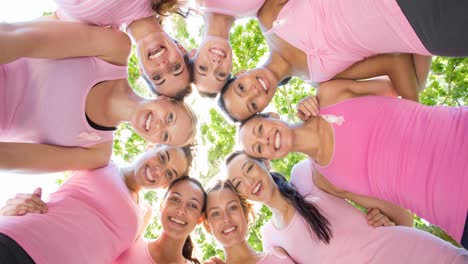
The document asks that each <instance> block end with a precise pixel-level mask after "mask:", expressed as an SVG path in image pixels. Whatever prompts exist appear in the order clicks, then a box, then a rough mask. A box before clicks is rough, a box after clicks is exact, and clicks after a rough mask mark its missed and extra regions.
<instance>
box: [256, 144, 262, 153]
mask: <svg viewBox="0 0 468 264" xmlns="http://www.w3.org/2000/svg"><path fill="white" fill-rule="evenodd" d="M257 152H258V153H259V154H262V145H260V144H259V145H258V146H257Z"/></svg>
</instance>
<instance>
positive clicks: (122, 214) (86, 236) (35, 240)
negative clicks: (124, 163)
mask: <svg viewBox="0 0 468 264" xmlns="http://www.w3.org/2000/svg"><path fill="white" fill-rule="evenodd" d="M47 205H48V212H47V213H46V214H27V215H25V216H4V217H0V233H4V234H6V235H7V236H9V237H11V238H12V239H14V240H15V241H16V242H17V243H18V244H19V245H20V246H21V247H23V249H24V250H25V251H26V252H27V253H28V254H29V255H30V256H31V258H32V259H33V260H34V261H35V262H36V263H37V264H64V263H67V264H74V263H76V264H83V263H90V264H91V263H111V262H112V260H114V259H115V258H117V257H118V256H119V255H120V254H121V253H122V252H123V251H124V250H126V249H127V248H129V247H130V245H131V244H132V243H133V241H134V240H135V239H136V237H137V236H138V230H139V228H140V226H141V225H142V217H143V213H142V210H140V208H139V207H138V205H137V204H136V203H135V201H134V200H133V199H132V198H131V196H130V193H129V191H128V189H127V187H126V185H125V183H124V181H123V178H122V176H121V174H120V171H119V169H118V168H117V167H116V166H115V165H114V164H112V163H111V164H109V165H108V166H106V167H103V168H99V169H95V170H89V171H76V172H74V173H73V175H72V177H71V178H70V179H69V180H68V181H67V182H66V183H65V184H63V186H62V187H61V188H60V189H59V190H58V191H57V192H55V193H53V194H51V195H50V201H49V202H48V203H47Z"/></svg>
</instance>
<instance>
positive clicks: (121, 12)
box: [55, 0, 155, 28]
mask: <svg viewBox="0 0 468 264" xmlns="http://www.w3.org/2000/svg"><path fill="white" fill-rule="evenodd" d="M55 3H56V4H57V6H58V10H57V16H58V17H59V19H60V20H63V21H74V22H83V23H86V24H91V25H98V26H112V27H117V28H118V27H120V26H123V27H124V28H125V27H126V26H128V25H129V24H130V23H132V22H133V21H134V20H138V19H141V18H145V17H149V16H152V15H154V14H155V12H154V11H153V10H152V8H151V0H55Z"/></svg>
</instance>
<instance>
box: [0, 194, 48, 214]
mask: <svg viewBox="0 0 468 264" xmlns="http://www.w3.org/2000/svg"><path fill="white" fill-rule="evenodd" d="M41 195H42V189H41V188H36V189H35V190H34V193H32V194H31V193H28V194H25V193H18V194H17V195H16V196H15V197H14V198H11V199H9V200H8V201H7V202H6V204H5V206H4V207H3V208H1V209H0V215H3V216H20V215H25V214H28V213H35V214H45V213H47V204H46V203H45V202H44V201H42V200H41Z"/></svg>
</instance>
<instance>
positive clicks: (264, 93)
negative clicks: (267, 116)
mask: <svg viewBox="0 0 468 264" xmlns="http://www.w3.org/2000/svg"><path fill="white" fill-rule="evenodd" d="M277 85H278V80H277V78H276V77H275V76H274V75H273V73H272V72H271V71H270V70H268V69H266V68H255V69H253V70H249V71H246V72H244V73H242V74H240V75H238V76H237V78H236V80H235V81H234V82H233V83H232V84H230V85H229V87H228V88H227V89H226V92H225V93H224V95H223V98H224V104H225V106H226V109H227V110H228V112H229V113H230V114H231V115H232V116H233V117H234V118H236V119H237V120H245V119H247V118H248V117H250V116H252V115H253V114H255V113H258V112H261V111H263V109H265V108H266V107H267V106H268V104H269V103H270V101H271V100H272V99H273V96H274V95H275V92H276V87H277Z"/></svg>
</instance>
